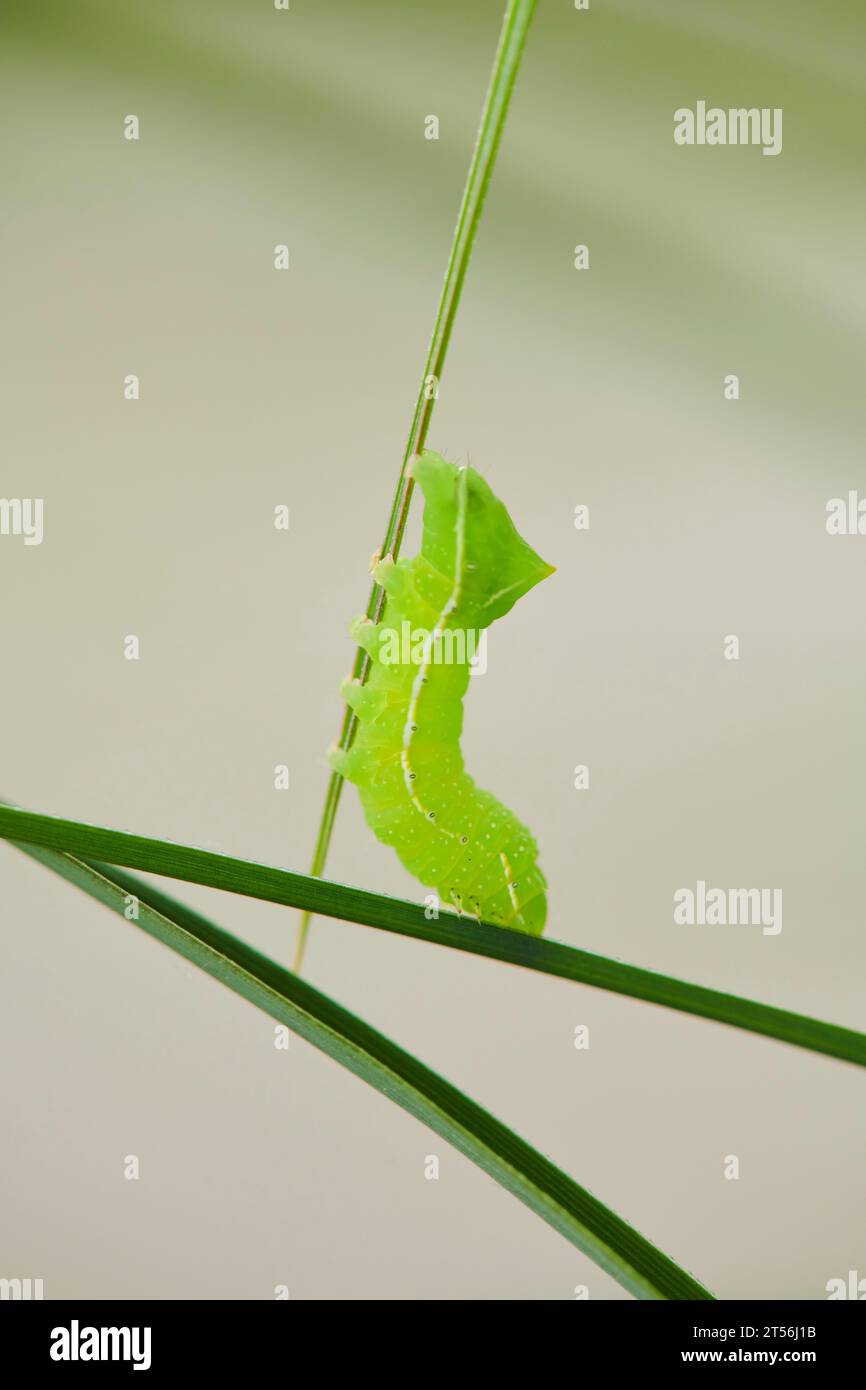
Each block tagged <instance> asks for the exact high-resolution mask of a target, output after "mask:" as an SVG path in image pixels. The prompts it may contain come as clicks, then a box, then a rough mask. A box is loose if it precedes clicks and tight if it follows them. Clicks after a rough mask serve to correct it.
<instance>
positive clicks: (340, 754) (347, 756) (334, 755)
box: [327, 743, 353, 781]
mask: <svg viewBox="0 0 866 1390" xmlns="http://www.w3.org/2000/svg"><path fill="white" fill-rule="evenodd" d="M327 758H328V762H329V763H330V765H331V767H332V768H333V770H334V772H339V774H340V776H341V777H346V778H347V779H349V780H350V781H351V777H352V772H353V760H352V749H351V748H349V749H345V748H340V747H339V745H338V744H336V743H332V744H331V746H330V748H329V749H328V753H327Z"/></svg>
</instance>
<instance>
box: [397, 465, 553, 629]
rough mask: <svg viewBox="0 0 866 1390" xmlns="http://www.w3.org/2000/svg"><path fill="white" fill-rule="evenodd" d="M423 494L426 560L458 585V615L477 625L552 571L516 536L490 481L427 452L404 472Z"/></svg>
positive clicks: (499, 614)
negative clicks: (413, 480) (461, 613)
mask: <svg viewBox="0 0 866 1390" xmlns="http://www.w3.org/2000/svg"><path fill="white" fill-rule="evenodd" d="M409 475H410V477H412V478H414V479H415V481H416V482H417V483H418V485H419V487H420V488H421V491H422V492H423V494H424V539H423V543H422V547H421V551H422V554H423V555H424V557H425V559H427V560H429V562H430V563H431V564H432V565H434V566H435V567H436V569H438V570H440V571H441V572H442V573H443V574H445V575H448V576H454V578H455V582H456V583H459V596H458V602H459V605H460V609H461V612H463V613H465V614H466V617H467V620H468V619H469V617H470V615H471V616H472V619H473V620H474V621H475V622H476V623H477V626H478V627H486V626H487V625H488V623H492V622H494V621H495V619H496V618H501V617H502V616H503V615H504V614H505V613H507V612H508V610H509V609H510V608H512V607H513V606H514V604H515V603H516V602H517V600H518V599H519V598H520V597H521V596H522V595H523V594H525V593H527V592H528V590H529V589H531V588H533V586H534V585H535V584H538V582H539V581H540V580H542V579H546V578H547V576H548V575H550V574H553V572H554V568H553V566H552V565H548V564H546V563H545V561H544V560H542V558H541V556H540V555H538V554H536V552H535V551H534V550H533V549H532V547H531V546H529V545H527V543H526V541H525V540H524V539H523V537H522V536H521V535H520V534H519V533H518V531H517V529H516V527H515V525H514V522H513V521H512V520H511V517H510V516H509V515H508V511H507V510H506V508H505V505H504V503H502V502H500V500H499V498H498V497H497V496H496V495H495V493H494V492H493V490H492V488H491V487H490V485H489V483H487V482H485V480H484V479H483V478H482V477H481V474H480V473H476V472H475V469H474V468H469V467H466V468H458V467H457V465H456V464H455V463H449V462H448V461H447V459H443V458H441V457H440V455H439V454H434V453H432V452H431V451H430V450H426V451H425V452H424V453H423V454H421V455H418V456H416V457H415V458H414V459H413V460H412V464H411V467H410V469H409Z"/></svg>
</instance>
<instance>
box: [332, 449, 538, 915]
mask: <svg viewBox="0 0 866 1390" xmlns="http://www.w3.org/2000/svg"><path fill="white" fill-rule="evenodd" d="M409 473H410V476H411V477H412V478H413V479H414V480H415V482H416V483H417V484H418V486H419V487H420V488H421V491H422V493H423V495H424V516H423V535H422V542H421V549H420V551H419V553H418V554H417V555H415V556H413V557H412V558H411V559H408V560H406V559H400V560H398V561H396V562H395V561H394V559H393V557H391V556H387V555H386V556H385V557H384V558H382V559H380V560H378V561H377V562H376V564H375V566H374V568H373V577H374V578H375V580H376V582H377V583H378V584H380V585H381V586H382V588H383V589H384V590H385V593H386V608H385V612H384V615H383V616H384V621H383V622H381V623H373V622H371V621H370V620H369V619H368V618H363V617H362V618H356V619H355V621H354V622H353V623H352V626H351V632H352V636H353V637H354V639H355V641H356V642H357V644H358V646H360V647H362V648H363V650H364V651H365V652H367V653H368V654H369V657H370V668H369V677H368V680H367V682H366V684H364V685H361V683H360V682H359V681H358V680H353V679H352V678H351V677H347V679H346V680H345V681H343V683H342V685H341V687H340V693H341V695H342V696H343V698H344V700H345V701H346V703H347V704H348V705H349V706H350V707H351V708H352V709H353V710H354V712H355V714H356V715H357V720H358V723H357V728H356V734H355V739H354V742H353V743H352V745H351V747H350V748H349V749H348V750H343V749H340V748H337V747H335V746H334V747H332V748H331V749H330V750H329V753H328V758H329V761H330V763H331V766H332V767H333V768H334V769H335V771H337V772H338V773H340V774H341V776H343V777H345V778H346V779H347V780H348V781H350V782H353V783H354V784H355V786H356V787H357V788H358V792H359V794H360V797H361V804H362V806H363V810H364V815H365V817H366V820H367V824H368V825H369V826H370V829H371V830H372V831H373V833H374V834H375V835H376V836H377V838H378V839H379V840H381V841H382V843H383V844H386V845H391V846H392V847H393V849H395V850H396V852H397V854H398V856H399V858H400V859H401V861H402V863H403V865H404V866H405V868H406V869H408V871H409V873H411V874H413V875H414V877H415V878H417V879H419V880H420V882H421V883H422V884H424V885H425V886H427V887H430V888H434V889H435V891H436V893H437V895H438V897H439V900H440V901H441V902H442V903H443V904H446V905H448V906H450V907H452V908H454V909H455V910H456V911H457V912H458V913H459V914H461V915H465V916H468V917H473V918H479V919H483V920H484V921H488V922H493V923H495V924H496V925H498V926H502V927H509V928H512V929H514V930H517V931H524V932H529V933H531V934H532V935H535V936H538V935H540V934H541V933H542V932H543V931H544V924H545V920H546V917H547V896H546V893H547V881H546V879H545V877H544V874H543V873H542V872H541V869H540V868H539V867H538V863H537V858H538V846H537V845H536V842H535V840H534V838H533V836H532V834H531V832H530V831H529V830H528V829H527V827H526V826H525V825H524V824H523V823H522V821H520V820H518V818H517V816H516V815H515V814H514V812H513V811H510V810H509V809H508V808H507V807H506V806H503V805H502V803H501V802H499V801H497V799H496V797H495V796H493V795H492V794H491V793H490V792H488V791H483V790H482V789H481V788H480V787H479V786H477V785H476V783H475V782H474V781H473V779H472V778H471V777H470V775H469V773H468V772H467V771H466V768H465V766H464V762H463V755H462V753H461V750H460V734H461V732H462V728H463V697H464V695H465V694H466V690H467V687H468V685H469V675H470V663H471V659H472V656H473V653H474V651H475V647H476V640H477V634H478V633H480V632H482V631H483V630H484V629H485V628H487V627H489V626H490V624H491V623H493V622H495V621H496V619H497V618H501V617H503V616H504V614H506V613H507V612H508V611H509V610H510V609H511V608H512V607H513V606H514V604H515V603H516V602H517V600H518V599H519V598H521V597H522V595H523V594H525V593H527V592H528V591H529V590H530V589H531V588H533V586H534V585H535V584H538V583H539V581H540V580H542V579H546V578H547V576H548V575H550V574H552V573H553V572H554V571H553V566H551V565H548V564H546V563H545V562H544V560H542V559H541V557H540V556H539V555H537V554H536V552H535V551H534V550H533V549H532V548H531V547H530V546H529V545H527V543H526V541H524V540H523V538H522V537H521V536H520V535H519V534H518V532H517V530H516V528H515V526H514V523H513V522H512V520H511V517H510V516H509V514H508V512H507V510H506V508H505V506H504V504H503V503H502V502H501V501H500V500H499V498H498V497H496V496H495V494H494V493H493V490H492V489H491V487H490V485H489V484H488V483H487V482H485V480H484V478H482V477H481V475H480V474H479V473H477V472H476V471H475V469H473V468H471V467H468V466H467V467H458V466H457V465H456V464H453V463H449V462H448V461H447V460H446V459H444V458H441V457H440V456H439V455H438V454H435V453H432V452H431V451H429V450H427V451H425V452H424V453H423V454H420V455H417V456H416V457H415V458H414V459H413V460H412V463H411V465H410V469H409ZM406 634H409V637H410V640H409V641H406V640H405V635H406ZM395 635H402V636H403V640H395Z"/></svg>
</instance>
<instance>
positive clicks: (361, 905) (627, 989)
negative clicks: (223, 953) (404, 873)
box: [0, 804, 866, 1066]
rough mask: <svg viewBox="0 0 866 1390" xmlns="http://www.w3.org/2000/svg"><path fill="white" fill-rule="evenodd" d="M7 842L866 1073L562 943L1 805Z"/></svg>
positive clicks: (775, 1020)
mask: <svg viewBox="0 0 866 1390" xmlns="http://www.w3.org/2000/svg"><path fill="white" fill-rule="evenodd" d="M0 838H3V839H8V840H12V841H14V842H16V843H22V844H31V845H42V846H45V847H47V848H51V849H55V850H65V851H68V852H69V853H72V854H78V855H81V856H83V857H86V858H88V859H99V860H104V861H106V862H108V863H113V864H122V865H125V866H126V867H127V868H132V869H140V870H142V871H144V872H149V873H154V874H162V875H164V876H166V877H168V878H176V879H181V880H184V881H185V882H188V883H199V884H202V885H204V886H205V887H208V888H219V889H222V890H224V891H226V892H229V893H241V894H244V895H245V896H247V897H252V898H259V899H261V900H263V901H265V902H272V903H280V904H282V905H283V906H285V907H296V908H298V907H299V908H303V909H305V910H307V911H315V912H317V913H320V914H321V915H322V916H324V917H335V918H338V919H340V920H343V921H347V922H357V923H359V924H360V925H362V926H368V927H377V928H378V929H379V930H381V931H389V932H395V933H397V934H399V935H401V936H409V937H413V938H415V939H416V940H419V941H428V942H433V943H436V944H438V945H442V946H450V947H452V948H453V949H455V950H458V951H467V952H469V953H471V954H473V955H479V956H486V957H488V958H491V959H494V960H501V961H507V962H509V963H510V964H512V965H522V966H524V967H525V968H526V969H528V970H538V971H541V972H543V973H544V974H547V975H555V976H558V977H559V978H560V979H566V980H573V981H576V982H578V983H581V984H586V985H591V986H593V987H595V988H596V989H605V990H609V991H611V992H613V993H616V994H623V995H627V996H630V997H631V998H634V999H642V1000H644V1001H645V1002H647V1003H652V1004H660V1005H662V1006H663V1007H665V1008H669V1009H676V1010H679V1011H680V1012H682V1013H689V1014H694V1015H697V1016H698V1017H701V1018H709V1019H714V1020H715V1021H716V1022H718V1023H726V1024H728V1025H730V1026H731V1027H733V1028H742V1029H745V1030H746V1031H748V1032H751V1033H760V1034H762V1035H763V1036H765V1037H770V1038H776V1039H778V1040H779V1041H780V1042H786V1043H790V1044H791V1045H792V1046H795V1047H803V1048H807V1049H808V1050H810V1051H812V1052H821V1053H824V1054H825V1055H827V1056H830V1057H837V1058H840V1059H842V1060H843V1061H846V1062H853V1063H855V1064H856V1065H859V1066H866V1035H864V1034H862V1033H858V1032H855V1031H854V1030H853V1029H850V1028H842V1027H840V1026H839V1025H838V1024H834V1023H824V1022H822V1021H820V1020H819V1019H815V1018H808V1017H806V1016H805V1015H803V1014H796V1013H791V1012H789V1011H788V1010H787V1009H777V1008H774V1007H773V1006H772V1005H770V1004H760V1003H757V1002H755V1001H754V1000H751V999H742V998H740V997H739V996H737V995H735V994H726V993H723V992H721V991H719V990H714V989H706V988H705V987H704V986H702V985H694V984H689V983H687V982H686V981H684V980H677V979H674V978H673V977H671V976H669V975H660V974H657V973H656V972H655V971H653V970H644V969H642V968H641V967H639V966H635V965H626V964H624V963H623V962H622V961H618V960H612V959H610V958H609V957H606V956H599V955H595V954H594V953H592V952H590V951H582V950H579V949H578V948H577V947H574V946H567V945H566V944H565V943H564V942H561V941H548V940H544V939H543V938H539V937H532V936H527V935H526V934H525V933H523V932H515V931H506V930H504V929H503V928H502V927H496V926H493V925H492V924H489V923H486V922H475V921H472V922H469V921H467V919H465V918H463V919H461V918H458V917H455V916H453V915H452V914H443V916H442V917H441V918H440V920H439V921H437V922H431V921H428V920H427V917H426V914H425V910H424V908H423V907H419V906H418V904H417V903H411V902H406V901H404V900H403V899H400V898H391V897H387V896H385V895H384V894H382V893H369V892H366V891H365V890H364V889H361V888H349V887H346V886H345V885H343V884H341V883H332V882H331V881H329V880H327V879H317V878H313V877H312V876H310V875H307V874H296V873H292V872H291V871H290V870H288V869H277V868H272V867H271V866H270V865H267V864H259V863H256V862H254V861H251V860H247V859H235V858H232V857H231V856H229V855H224V854H216V853H214V852H213V851H211V850H204V849H195V848H193V847H192V846H189V845H180V844H175V843H174V842H172V841H170V840H169V841H167V840H155V839H150V838H147V837H146V836H142V835H131V834H129V833H128V832H127V831H121V830H107V829H104V828H102V827H100V826H93V825H86V824H84V823H82V822H80V821H70V820H61V819H59V818H57V817H54V816H43V815H39V814H37V813H35V812H32V811H22V810H19V809H18V808H17V807H9V806H5V805H2V804H0Z"/></svg>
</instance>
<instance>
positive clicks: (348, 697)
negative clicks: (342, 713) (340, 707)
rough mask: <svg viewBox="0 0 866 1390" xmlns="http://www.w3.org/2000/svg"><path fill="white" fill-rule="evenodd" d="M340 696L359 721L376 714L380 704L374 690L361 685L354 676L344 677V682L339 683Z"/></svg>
mask: <svg viewBox="0 0 866 1390" xmlns="http://www.w3.org/2000/svg"><path fill="white" fill-rule="evenodd" d="M340 695H341V697H342V699H343V701H344V702H345V703H346V704H347V705H348V706H349V709H353V710H354V711H355V713H356V714H357V716H358V718H359V719H363V718H364V716H365V715H367V714H370V713H371V712H372V713H376V712H377V711H378V709H379V707H380V706H381V703H382V701H381V697H380V696H379V695H377V694H376V692H375V691H374V690H371V689H370V687H369V686H368V685H362V684H361V682H360V681H359V680H357V679H356V678H355V677H354V676H346V678H345V680H343V681H341V682H340Z"/></svg>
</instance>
